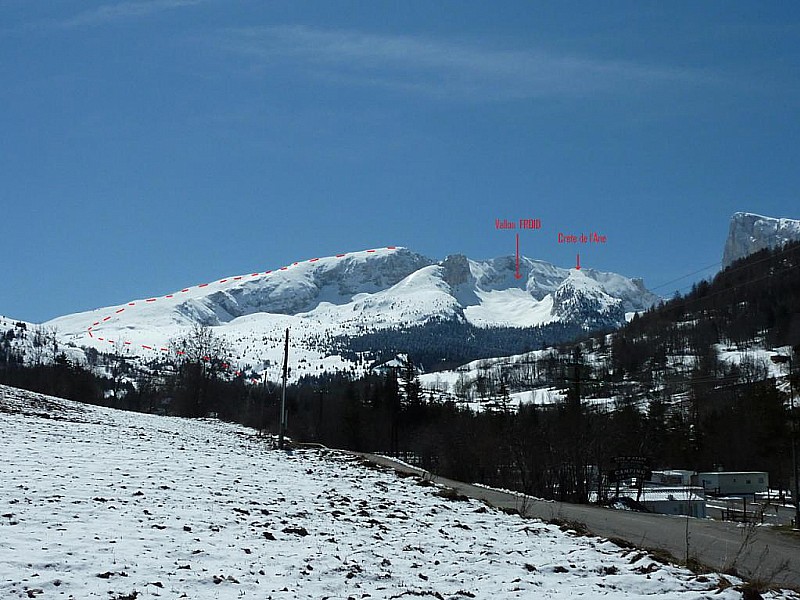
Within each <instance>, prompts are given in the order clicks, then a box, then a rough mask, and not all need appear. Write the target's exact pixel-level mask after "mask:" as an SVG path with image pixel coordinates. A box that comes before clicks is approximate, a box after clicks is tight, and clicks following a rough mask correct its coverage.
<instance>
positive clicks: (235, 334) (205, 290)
mask: <svg viewBox="0 0 800 600" xmlns="http://www.w3.org/2000/svg"><path fill="white" fill-rule="evenodd" d="M515 267H516V265H515V260H514V257H510V256H509V257H500V258H495V259H491V260H485V261H475V260H470V259H468V258H467V257H465V256H463V255H453V256H449V257H447V258H446V259H445V260H443V261H435V260H433V259H430V258H427V257H425V256H422V255H420V254H417V253H415V252H412V251H411V250H408V249H406V248H400V247H387V248H381V249H375V250H367V251H362V252H354V253H350V254H340V255H337V256H332V257H326V258H318V259H311V260H307V261H304V262H297V263H293V264H292V265H288V266H286V267H283V268H281V269H278V270H275V271H267V272H264V273H252V274H248V275H245V276H237V277H229V278H225V279H220V280H217V281H215V282H211V283H207V284H201V285H198V286H195V287H192V288H184V289H182V290H180V291H176V292H175V293H173V294H168V295H166V296H163V297H159V298H146V299H140V300H134V301H131V302H129V303H126V304H125V305H120V306H114V307H108V308H102V309H97V310H94V311H89V312H84V313H77V314H73V315H67V316H64V317H59V318H57V319H54V320H53V321H50V322H49V323H47V324H46V325H47V326H48V327H50V328H54V329H56V330H57V332H58V337H59V339H60V340H62V342H65V343H71V344H73V345H75V346H89V347H94V348H97V349H98V350H101V351H107V350H109V349H110V348H111V345H114V346H117V347H119V346H124V347H125V348H126V349H127V350H128V351H129V352H132V353H134V354H147V353H148V352H158V351H161V349H162V348H167V347H168V345H169V340H170V339H173V338H174V337H176V336H177V335H180V333H181V332H183V331H185V330H186V329H187V328H188V327H191V326H192V325H194V324H200V325H206V326H211V327H213V328H214V329H215V331H216V332H217V333H218V334H220V335H222V336H223V337H225V338H226V339H227V340H228V341H229V342H231V343H232V344H233V346H234V347H235V348H236V350H237V356H236V359H238V361H239V362H242V363H243V364H244V363H246V364H250V365H257V364H259V363H261V362H263V361H264V360H265V357H266V360H273V359H277V357H278V353H277V351H278V349H279V346H280V344H279V341H280V339H281V338H282V333H283V330H284V329H285V328H287V327H289V328H291V329H292V339H293V343H294V344H295V345H296V347H297V348H298V349H301V350H305V351H309V352H311V355H308V356H304V357H305V358H307V359H308V360H312V359H314V360H315V361H317V363H318V365H322V366H323V368H327V367H329V366H332V365H333V363H335V362H336V360H334V357H332V356H330V354H331V353H330V352H328V349H326V348H325V347H324V346H325V340H330V339H331V338H333V337H338V336H357V335H359V334H361V333H364V332H367V331H375V330H382V329H391V328H401V329H402V328H407V327H414V326H421V325H425V324H427V323H429V322H432V321H436V322H442V321H454V322H460V323H464V324H468V325H471V326H477V327H533V326H537V325H546V324H550V323H569V324H575V325H579V326H581V327H585V328H587V329H593V328H596V327H616V326H619V325H621V324H623V323H624V321H625V314H626V313H631V312H635V311H641V310H646V309H647V308H649V307H650V306H651V305H652V304H653V303H654V302H656V301H657V299H658V298H657V297H656V296H655V295H654V294H652V293H650V292H649V291H648V290H647V289H646V288H645V287H644V284H643V282H642V281H641V280H637V279H629V278H627V277H624V276H622V275H617V274H614V273H604V272H600V271H595V270H592V269H583V270H580V271H579V270H576V269H564V268H560V267H557V266H554V265H552V264H549V263H546V262H544V261H538V260H533V259H529V258H524V257H522V258H521V259H520V273H521V275H522V277H521V278H520V279H517V278H515ZM273 354H275V356H273ZM326 359H328V360H329V363H330V361H331V360H333V363H330V364H327V363H326V362H325V361H326Z"/></svg>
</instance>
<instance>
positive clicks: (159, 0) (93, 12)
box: [37, 0, 207, 29]
mask: <svg viewBox="0 0 800 600" xmlns="http://www.w3.org/2000/svg"><path fill="white" fill-rule="evenodd" d="M205 1H207V0H131V1H126V2H117V3H115V4H106V5H103V6H99V7H97V8H92V9H89V10H85V11H83V12H79V13H77V14H75V15H73V16H70V17H66V18H63V19H59V20H51V21H44V22H41V23H38V24H37V25H38V26H39V27H42V28H56V29H74V28H80V27H97V26H101V25H105V24H108V23H113V22H119V21H127V20H131V19H138V18H142V17H147V16H149V15H153V14H157V13H160V12H165V11H169V10H174V9H178V8H184V7H186V6H194V5H197V4H201V3H203V2H205Z"/></svg>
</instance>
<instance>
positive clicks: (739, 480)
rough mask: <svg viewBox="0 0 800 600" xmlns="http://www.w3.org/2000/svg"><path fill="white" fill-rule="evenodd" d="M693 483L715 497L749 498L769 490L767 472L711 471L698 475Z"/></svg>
mask: <svg viewBox="0 0 800 600" xmlns="http://www.w3.org/2000/svg"><path fill="white" fill-rule="evenodd" d="M692 479H693V483H694V484H695V485H697V486H700V487H702V488H703V489H704V490H705V492H706V493H707V494H713V495H715V496H743V495H745V496H749V495H752V494H757V493H761V492H766V491H767V490H768V489H769V474H768V473H767V472H766V471H711V472H708V473H698V474H697V475H695V476H694V477H693V478H692Z"/></svg>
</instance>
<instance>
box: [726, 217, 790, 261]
mask: <svg viewBox="0 0 800 600" xmlns="http://www.w3.org/2000/svg"><path fill="white" fill-rule="evenodd" d="M797 240H800V220H796V219H777V218H774V217H764V216H762V215H756V214H753V213H746V212H737V213H734V215H733V216H732V217H731V224H730V228H729V230H728V239H727V240H726V241H725V250H724V252H723V255H722V268H723V269H725V268H727V267H729V266H731V265H732V264H733V263H734V261H736V260H738V259H740V258H744V257H745V256H749V255H750V254H753V253H754V252H758V251H759V250H763V249H765V248H775V247H777V246H780V245H783V244H786V243H787V242H794V241H797Z"/></svg>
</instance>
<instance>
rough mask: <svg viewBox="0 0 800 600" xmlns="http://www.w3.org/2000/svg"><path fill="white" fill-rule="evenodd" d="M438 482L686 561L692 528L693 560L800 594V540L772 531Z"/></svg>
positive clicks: (395, 464)
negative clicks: (525, 497)
mask: <svg viewBox="0 0 800 600" xmlns="http://www.w3.org/2000/svg"><path fill="white" fill-rule="evenodd" d="M362 456H363V457H364V458H366V459H367V460H369V461H370V462H373V463H375V464H380V465H384V466H388V467H392V468H395V469H397V470H398V471H402V472H406V473H415V474H418V475H422V474H423V473H424V471H422V470H421V469H417V468H414V467H409V466H407V465H403V464H402V463H398V462H396V461H393V460H391V459H388V458H385V457H382V456H377V455H374V454H362ZM435 481H436V483H439V484H442V485H446V486H449V487H452V488H454V489H455V490H457V491H458V492H459V493H461V494H463V495H465V496H469V497H470V498H476V499H478V500H485V501H486V502H488V503H489V504H491V505H492V506H496V507H498V508H515V509H517V510H521V509H524V514H525V516H528V517H534V518H539V519H543V520H550V519H560V520H564V521H576V522H579V523H583V524H584V525H585V526H586V527H587V528H588V529H589V530H590V531H591V532H592V533H594V534H595V535H598V536H600V537H605V538H620V539H622V540H625V541H626V542H628V543H631V544H633V545H635V546H637V547H640V548H645V549H657V550H666V551H667V552H669V553H670V554H672V555H673V556H675V557H678V558H680V559H683V558H685V556H686V526H687V523H688V525H689V554H690V556H691V557H692V558H694V559H696V560H698V561H700V562H701V563H703V564H705V565H707V566H709V567H711V568H712V569H714V570H716V571H724V570H726V569H729V568H731V567H734V568H735V569H736V570H737V571H738V572H739V574H740V575H742V576H743V577H745V578H748V579H758V580H762V581H767V582H769V583H771V584H773V585H780V586H782V587H793V588H795V589H800V535H793V534H788V533H781V532H776V531H774V530H772V529H771V528H767V527H756V528H753V527H746V526H740V525H737V524H736V523H729V522H724V521H712V520H706V519H687V518H685V517H674V516H669V515H656V514H650V513H637V512H629V511H619V510H610V509H606V508H601V507H598V506H587V505H582V504H567V503H564V502H547V501H535V500H532V501H529V502H527V503H525V504H524V505H523V503H522V502H521V500H520V497H519V496H518V495H516V494H512V493H506V492H500V491H496V490H490V489H486V488H482V487H477V486H474V485H470V484H466V483H462V482H460V481H453V480H450V479H446V478H443V477H436V478H435ZM521 512H522V511H521Z"/></svg>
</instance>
